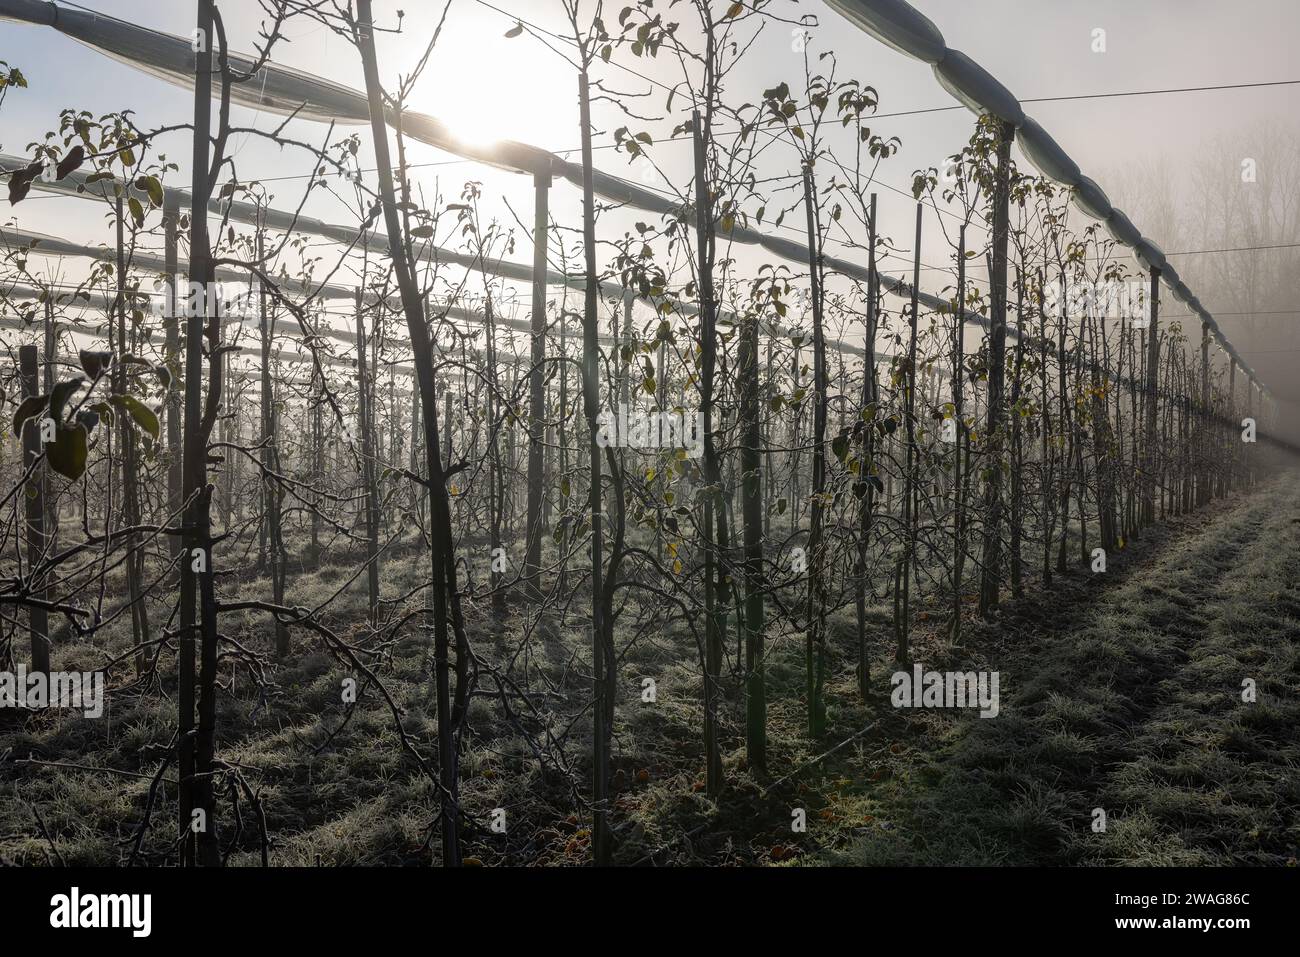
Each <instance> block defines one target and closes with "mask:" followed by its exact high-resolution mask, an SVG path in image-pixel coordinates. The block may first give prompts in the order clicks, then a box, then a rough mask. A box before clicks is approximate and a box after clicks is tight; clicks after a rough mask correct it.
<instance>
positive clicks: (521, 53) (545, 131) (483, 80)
mask: <svg viewBox="0 0 1300 957" xmlns="http://www.w3.org/2000/svg"><path fill="white" fill-rule="evenodd" d="M493 26H495V25H493ZM484 32H487V31H486V28H485V30H484ZM433 59H434V62H433V63H431V64H430V70H429V74H428V76H427V77H426V78H425V79H424V81H423V82H422V83H421V84H420V90H422V93H417V96H416V101H415V105H416V107H417V108H418V109H421V110H423V111H424V112H426V113H429V114H430V115H432V116H434V117H436V118H437V119H439V120H441V121H442V122H444V123H446V124H447V127H448V128H449V129H450V130H451V131H452V133H453V134H455V135H456V136H457V137H459V138H460V139H462V140H463V141H464V142H466V143H468V144H472V145H476V146H484V145H488V144H491V143H494V142H496V141H498V140H520V141H523V142H526V143H531V144H533V145H535V146H542V147H546V148H563V147H564V146H565V145H566V144H567V143H568V142H569V141H570V140H572V139H573V138H574V136H576V132H575V131H576V128H577V117H576V115H575V116H573V117H572V121H570V113H576V110H571V109H570V108H569V104H570V103H572V102H574V101H575V99H576V96H577V92H576V91H577V84H576V80H574V79H573V78H572V76H571V75H570V74H571V73H572V71H571V69H570V68H569V67H568V66H567V65H566V64H565V63H564V62H563V61H562V60H560V59H559V58H558V57H556V56H555V55H554V54H552V53H550V52H549V51H547V50H545V49H544V48H542V47H540V46H539V45H538V44H537V43H536V41H534V40H532V39H531V38H529V37H527V36H520V37H516V38H513V39H511V38H505V37H503V36H501V35H500V32H499V31H498V32H497V35H496V36H494V37H485V38H484V39H482V40H480V41H478V42H465V43H446V44H445V45H444V44H440V45H439V47H438V49H437V51H436V52H435V54H434V58H433ZM571 129H572V131H571ZM566 134H567V135H566Z"/></svg>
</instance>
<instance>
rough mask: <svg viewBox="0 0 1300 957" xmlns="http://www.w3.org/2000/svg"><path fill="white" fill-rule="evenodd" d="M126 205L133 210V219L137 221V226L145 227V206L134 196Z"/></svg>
mask: <svg viewBox="0 0 1300 957" xmlns="http://www.w3.org/2000/svg"><path fill="white" fill-rule="evenodd" d="M126 205H127V206H128V207H129V208H130V210H131V218H132V219H133V220H135V224H136V226H143V225H144V205H143V204H142V203H141V202H140V201H139V200H138V199H136V198H135V197H134V196H131V197H128V198H127V201H126Z"/></svg>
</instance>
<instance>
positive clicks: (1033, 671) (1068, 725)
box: [819, 476, 1300, 866]
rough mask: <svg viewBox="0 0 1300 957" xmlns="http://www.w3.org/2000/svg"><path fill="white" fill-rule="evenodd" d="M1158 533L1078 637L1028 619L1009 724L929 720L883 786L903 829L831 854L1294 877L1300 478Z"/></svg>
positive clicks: (1004, 656)
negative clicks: (1271, 870) (1263, 870)
mask: <svg viewBox="0 0 1300 957" xmlns="http://www.w3.org/2000/svg"><path fill="white" fill-rule="evenodd" d="M1151 537H1152V538H1153V539H1156V540H1155V541H1148V542H1144V543H1142V545H1141V546H1140V547H1139V554H1138V555H1136V556H1133V557H1132V558H1131V559H1129V560H1128V561H1126V562H1124V563H1122V564H1120V565H1119V567H1118V568H1117V567H1116V566H1115V564H1114V563H1112V566H1111V567H1112V572H1111V573H1110V574H1111V575H1113V581H1111V582H1107V583H1106V586H1105V587H1104V590H1102V591H1101V592H1100V593H1099V594H1098V595H1097V596H1096V598H1095V600H1094V601H1092V602H1090V603H1088V604H1087V605H1086V606H1082V607H1080V608H1079V609H1078V613H1076V612H1075V611H1073V610H1072V611H1071V613H1070V615H1069V617H1068V620H1069V621H1071V625H1070V626H1069V627H1066V628H1059V627H1056V626H1055V624H1054V622H1053V620H1052V619H1053V617H1054V616H1055V615H1056V614H1057V613H1058V611H1057V610H1056V609H1053V608H1034V607H1027V608H1023V609H1019V610H1017V611H1016V612H1013V613H1012V614H1011V615H1010V616H1009V617H1008V620H1007V621H1006V622H1005V623H1004V627H1003V629H1001V632H1000V634H999V635H998V636H997V638H998V640H997V642H996V643H990V644H991V647H986V648H985V651H986V657H987V660H988V664H987V665H986V666H987V667H992V668H996V669H999V670H1000V672H1001V678H1002V695H1003V703H1002V712H1001V715H1000V716H999V717H997V718H996V719H986V720H981V719H979V718H971V717H969V716H968V715H961V716H959V717H949V718H948V719H947V720H940V721H938V722H937V723H936V722H931V723H930V724H929V725H927V726H924V727H921V728H916V727H914V728H913V732H914V735H913V736H912V737H911V738H910V739H909V740H908V741H907V742H906V746H907V748H908V749H909V753H911V754H912V755H914V757H913V759H912V760H909V761H907V762H905V763H903V765H902V766H901V767H899V768H897V769H896V773H895V774H894V775H893V776H891V778H890V780H889V782H888V784H887V786H885V787H882V788H881V789H879V791H878V792H877V797H878V799H879V800H880V801H881V802H882V804H883V805H884V809H883V813H885V814H887V815H888V817H889V819H890V821H891V822H892V824H893V826H892V827H889V828H877V829H873V830H871V831H870V832H869V833H867V834H865V835H863V836H861V837H860V838H859V839H858V840H855V841H853V842H851V843H850V844H849V846H847V847H840V848H834V849H831V850H828V851H827V852H825V853H823V854H822V855H821V856H820V858H819V859H820V860H830V861H834V862H837V863H856V864H988V863H996V864H1083V865H1115V864H1125V865H1173V864H1177V865H1223V864H1266V865H1283V864H1285V865H1289V866H1295V863H1296V858H1297V856H1300V851H1298V848H1300V734H1298V733H1297V732H1300V653H1298V651H1297V641H1298V640H1300V485H1298V484H1297V483H1296V482H1295V480H1294V476H1290V477H1287V478H1284V479H1283V480H1281V481H1277V482H1274V483H1272V484H1271V485H1269V486H1267V487H1265V488H1263V489H1261V490H1260V491H1259V492H1258V493H1257V494H1254V495H1252V496H1250V497H1248V498H1241V499H1236V500H1234V501H1231V502H1229V503H1227V504H1216V505H1214V506H1213V507H1212V508H1211V509H1210V511H1209V513H1208V514H1207V515H1205V516H1198V517H1195V518H1189V519H1186V520H1184V521H1182V522H1181V523H1178V524H1177V525H1175V526H1174V527H1172V528H1168V529H1164V530H1160V531H1157V532H1155V533H1154V534H1153V535H1152V536H1151ZM1098 577H1100V576H1098ZM1068 600H1069V599H1068V598H1067V601H1068ZM999 645H1000V647H999ZM1246 679H1250V680H1252V681H1253V682H1254V684H1255V688H1256V693H1257V700H1256V701H1255V702H1254V703H1245V702H1243V700H1242V691H1243V681H1244V680H1246ZM1096 808H1101V809H1103V810H1104V811H1105V813H1106V828H1105V830H1104V831H1096V830H1094V828H1093V821H1094V809H1096Z"/></svg>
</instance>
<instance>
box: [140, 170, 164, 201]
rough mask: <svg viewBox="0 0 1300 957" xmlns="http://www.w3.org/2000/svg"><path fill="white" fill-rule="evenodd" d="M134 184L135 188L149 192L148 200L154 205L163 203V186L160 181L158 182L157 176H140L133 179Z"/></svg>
mask: <svg viewBox="0 0 1300 957" xmlns="http://www.w3.org/2000/svg"><path fill="white" fill-rule="evenodd" d="M135 186H136V189H139V190H143V191H144V192H146V193H148V194H149V202H151V203H153V205H154V206H161V205H162V204H163V187H162V183H160V182H158V177H157V176H141V177H140V178H139V179H137V180H136V181H135Z"/></svg>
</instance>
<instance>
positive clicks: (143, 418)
mask: <svg viewBox="0 0 1300 957" xmlns="http://www.w3.org/2000/svg"><path fill="white" fill-rule="evenodd" d="M108 401H110V402H112V403H113V404H114V405H115V406H117V407H118V408H121V409H126V411H127V412H129V413H130V414H131V418H132V419H134V420H135V424H136V425H137V426H138V427H139V428H140V429H142V430H143V431H145V432H147V433H149V435H151V436H152V437H153V440H154V441H155V442H157V441H158V431H159V430H158V416H157V415H155V414H154V411H153V409H151V408H149V407H148V406H147V405H145V404H144V403H143V402H141V401H140V400H139V399H137V398H136V397H135V396H133V395H115V396H112V397H110V398H109V400H108Z"/></svg>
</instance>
